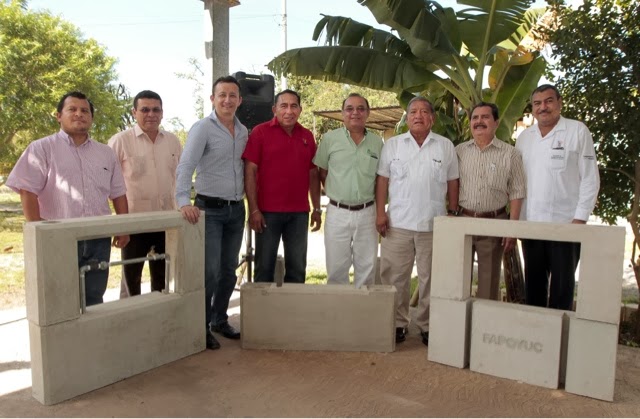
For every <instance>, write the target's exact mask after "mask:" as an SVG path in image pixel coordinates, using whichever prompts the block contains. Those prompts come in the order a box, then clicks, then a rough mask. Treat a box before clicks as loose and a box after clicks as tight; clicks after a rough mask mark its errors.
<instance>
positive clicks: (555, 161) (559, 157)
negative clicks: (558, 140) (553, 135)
mask: <svg viewBox="0 0 640 419" xmlns="http://www.w3.org/2000/svg"><path fill="white" fill-rule="evenodd" d="M549 158H550V159H551V169H552V170H564V169H565V168H566V167H567V151H566V150H565V149H564V148H552V149H551V153H549Z"/></svg>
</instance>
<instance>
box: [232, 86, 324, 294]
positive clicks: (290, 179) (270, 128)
mask: <svg viewBox="0 0 640 419" xmlns="http://www.w3.org/2000/svg"><path fill="white" fill-rule="evenodd" d="M301 112H302V106H300V95H299V94H298V93H296V92H294V91H293V90H289V89H287V90H283V91H282V92H280V93H278V94H277V95H276V101H275V105H274V106H273V114H274V118H273V119H272V120H271V121H268V122H265V123H262V124H260V125H258V126H256V127H255V128H254V129H253V131H251V134H250V135H249V142H248V143H247V147H246V148H245V151H244V154H243V155H242V158H243V159H244V162H245V165H244V187H245V193H246V195H247V200H248V201H249V225H250V227H251V229H253V230H254V231H255V232H256V259H255V261H256V276H255V281H256V282H273V276H274V271H275V266H276V257H277V256H278V247H279V245H280V238H282V244H283V246H284V265H285V274H284V281H285V282H299V283H304V280H305V277H306V268H307V225H308V224H309V210H310V207H309V197H308V195H307V194H309V195H311V203H312V204H313V212H312V213H311V227H312V229H311V231H317V230H319V229H320V224H321V223H322V219H321V215H322V210H321V209H320V178H319V176H318V168H317V167H316V166H315V165H314V164H313V162H312V160H313V157H314V156H315V154H316V142H315V140H314V138H313V134H312V133H311V131H309V130H308V129H306V128H304V127H303V126H302V125H300V124H299V123H298V118H299V117H300V113H301Z"/></svg>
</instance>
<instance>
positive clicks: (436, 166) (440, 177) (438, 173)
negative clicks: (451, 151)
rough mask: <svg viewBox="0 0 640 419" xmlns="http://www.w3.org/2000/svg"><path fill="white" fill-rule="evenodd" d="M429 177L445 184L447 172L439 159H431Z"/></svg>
mask: <svg viewBox="0 0 640 419" xmlns="http://www.w3.org/2000/svg"><path fill="white" fill-rule="evenodd" d="M431 176H432V177H433V180H435V181H436V182H438V183H446V182H447V171H446V170H445V168H444V166H443V164H442V159H441V158H440V159H439V158H433V159H431Z"/></svg>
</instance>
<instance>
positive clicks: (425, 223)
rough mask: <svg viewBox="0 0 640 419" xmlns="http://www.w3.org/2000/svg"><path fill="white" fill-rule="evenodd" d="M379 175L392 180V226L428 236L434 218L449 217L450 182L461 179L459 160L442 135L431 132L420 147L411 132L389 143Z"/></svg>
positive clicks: (386, 146)
mask: <svg viewBox="0 0 640 419" xmlns="http://www.w3.org/2000/svg"><path fill="white" fill-rule="evenodd" d="M378 174H379V175H380V176H384V177H386V178H389V207H388V211H387V212H388V217H389V225H390V226H391V227H396V228H403V229H406V230H412V231H418V232H428V231H433V218H434V217H437V216H439V215H446V213H447V211H446V208H445V202H446V201H445V199H446V195H447V182H448V181H450V180H455V179H458V177H459V176H458V158H457V156H456V151H455V148H454V146H453V143H452V142H451V141H450V140H449V139H447V138H445V137H443V136H442V135H438V134H436V133H433V132H430V133H429V135H428V136H427V138H426V140H425V141H424V143H422V146H419V145H418V143H416V141H415V139H414V138H413V136H412V135H411V133H409V132H407V133H405V134H400V135H397V136H395V137H392V138H390V139H388V140H387V141H386V142H385V144H384V147H382V156H381V158H380V164H379V165H378Z"/></svg>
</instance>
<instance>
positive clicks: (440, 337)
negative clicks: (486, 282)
mask: <svg viewBox="0 0 640 419" xmlns="http://www.w3.org/2000/svg"><path fill="white" fill-rule="evenodd" d="M472 303H473V300H472V299H468V300H466V301H457V300H446V299H442V298H434V297H431V306H430V315H429V354H428V359H429V361H433V362H438V363H440V364H445V365H450V366H452V367H457V368H466V367H467V366H468V365H469V331H470V326H471V305H472Z"/></svg>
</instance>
